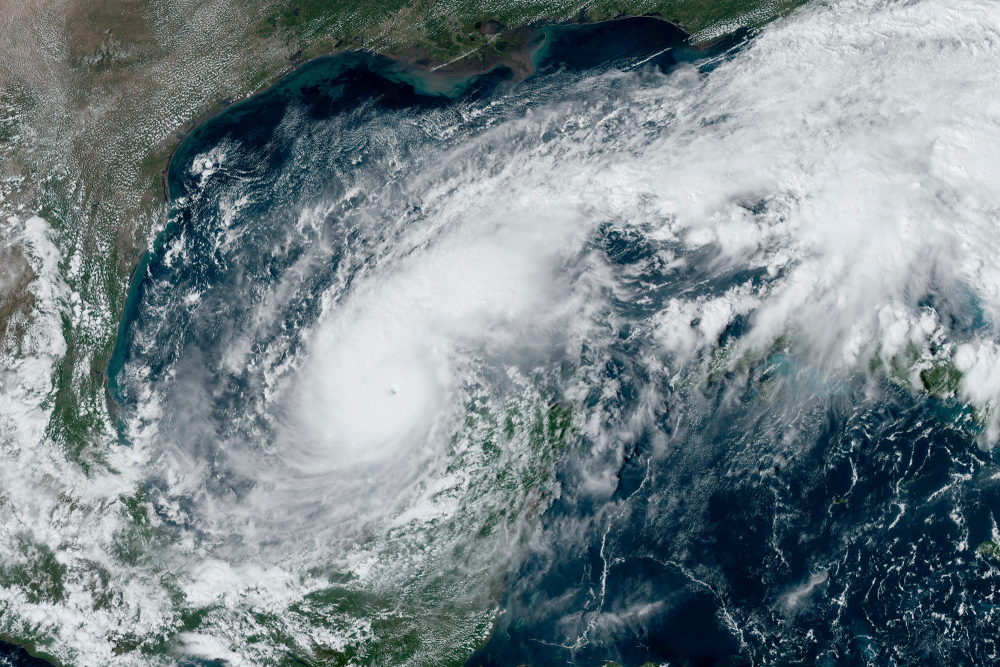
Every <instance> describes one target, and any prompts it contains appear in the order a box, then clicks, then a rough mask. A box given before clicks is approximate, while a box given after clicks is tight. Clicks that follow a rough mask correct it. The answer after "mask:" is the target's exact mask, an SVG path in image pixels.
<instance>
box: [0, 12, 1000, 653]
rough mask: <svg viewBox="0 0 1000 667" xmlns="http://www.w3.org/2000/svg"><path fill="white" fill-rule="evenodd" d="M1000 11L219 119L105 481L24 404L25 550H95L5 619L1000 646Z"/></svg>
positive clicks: (31, 557)
mask: <svg viewBox="0 0 1000 667" xmlns="http://www.w3.org/2000/svg"><path fill="white" fill-rule="evenodd" d="M998 23H1000V18H998V17H997V16H996V14H995V12H993V11H992V8H991V7H990V6H989V5H986V4H981V3H974V2H968V3H960V4H959V5H955V4H950V5H948V6H945V5H943V4H941V3H935V2H916V3H906V4H900V3H876V2H838V3H833V4H831V5H830V6H814V7H807V8H805V9H802V10H800V11H797V12H795V13H793V14H792V15H790V16H789V17H787V18H785V19H782V20H780V21H778V22H777V23H775V24H773V25H771V26H769V27H768V28H767V29H766V30H764V31H763V32H761V33H759V34H757V35H755V36H753V37H752V38H751V39H749V40H748V41H746V42H744V43H741V44H739V45H736V46H735V48H733V49H732V50H728V51H727V50H725V48H724V47H721V52H720V53H716V54H709V55H706V56H705V57H704V58H702V59H700V60H698V59H696V58H694V57H693V56H691V55H690V54H687V53H685V52H684V51H683V49H682V48H681V47H680V45H679V44H678V45H677V47H676V48H675V50H674V52H672V53H668V54H665V55H664V54H661V59H660V60H654V61H650V62H645V63H644V62H643V61H644V60H645V58H646V56H647V55H651V54H646V53H643V54H640V55H636V54H631V55H628V56H622V57H621V58H619V59H618V61H613V59H612V62H610V64H611V65H617V66H615V67H608V66H595V67H593V68H580V67H573V66H570V67H567V68H564V69H562V70H560V69H558V65H559V62H560V56H559V53H558V51H557V52H556V55H555V56H554V59H553V61H552V62H550V63H548V65H547V67H546V68H543V71H541V72H540V73H539V74H538V75H537V76H536V77H534V78H532V79H529V80H528V81H525V82H522V83H520V84H516V85H509V84H507V83H505V82H504V81H503V76H502V73H497V74H495V75H494V76H493V77H492V78H487V79H481V80H474V81H467V82H463V83H461V84H456V85H458V86H459V89H456V90H451V91H449V92H455V93H458V92H461V90H460V89H461V88H462V87H463V86H464V87H466V89H465V91H464V92H462V93H461V94H460V95H459V96H458V97H456V98H454V99H446V98H441V97H434V96H428V95H418V94H415V93H414V91H413V89H412V87H411V84H413V83H417V84H418V85H420V86H424V87H425V88H426V89H425V90H424V92H434V91H433V90H431V89H432V88H433V86H434V85H438V84H440V83H441V82H440V81H435V80H416V81H415V80H413V79H412V76H413V75H411V74H408V73H406V72H404V71H399V70H393V69H391V67H390V66H389V65H387V64H386V63H385V62H384V61H379V60H377V59H373V58H371V57H369V56H350V57H348V59H347V60H341V61H338V62H339V63H340V64H338V65H337V66H336V68H335V69H334V70H333V71H328V72H327V74H323V73H322V72H321V71H320V65H316V69H314V70H313V74H314V75H315V76H316V79H315V81H311V82H303V79H301V78H300V79H298V81H299V82H303V84H304V85H302V86H301V87H299V88H294V89H293V87H291V84H290V83H289V84H288V85H289V86H290V87H289V88H288V89H287V91H286V92H287V93H288V95H287V96H285V97H280V96H279V97H277V98H261V99H262V100H264V99H271V100H272V101H274V103H273V104H272V105H271V106H267V105H266V104H261V103H257V105H256V106H253V105H250V106H248V107H246V109H247V111H246V114H247V115H246V116H245V117H244V118H242V119H241V120H240V121H239V123H235V122H234V124H233V125H232V126H231V127H228V129H227V126H226V125H225V124H224V123H223V124H221V125H215V126H213V125H211V124H209V125H207V126H205V129H204V134H203V135H202V136H201V137H200V138H199V139H198V140H197V141H195V140H191V141H189V142H188V143H187V144H185V147H182V150H181V151H180V152H179V153H178V155H177V158H176V160H175V162H174V164H173V167H172V172H171V178H172V183H173V184H175V185H176V186H177V187H173V186H172V187H173V192H172V194H173V197H174V201H173V204H172V208H171V223H172V224H171V228H170V230H169V231H168V233H166V234H165V236H164V239H163V245H162V247H160V248H158V249H157V252H156V253H155V255H153V256H151V261H150V263H149V264H148V266H144V267H143V272H142V273H140V274H139V275H138V276H137V280H136V283H135V287H136V291H135V293H134V296H135V300H134V302H133V304H134V306H135V310H134V311H133V312H131V313H130V314H129V316H128V319H127V320H126V321H125V322H124V323H123V331H122V338H121V341H120V342H121V343H122V348H121V350H120V352H121V356H120V357H118V359H117V361H118V362H120V363H119V366H117V367H114V365H113V368H112V370H113V371H114V372H115V373H117V375H116V377H115V383H114V390H115V391H116V392H117V398H119V399H120V402H121V405H122V413H121V422H120V424H119V425H120V427H121V429H122V434H123V441H122V444H121V445H120V448H119V449H117V450H114V451H113V452H112V457H111V458H112V461H111V464H112V466H113V467H114V468H115V469H116V470H117V471H118V474H119V475H120V477H112V476H111V475H105V476H102V475H95V476H93V477H87V476H85V475H77V476H73V475H71V474H70V473H69V472H68V471H66V470H63V469H61V468H59V466H58V465H57V464H56V463H53V464H52V465H48V466H47V465H38V464H30V463H27V462H24V461H25V459H24V456H27V455H28V454H29V453H30V456H33V457H38V456H48V455H49V454H50V453H52V451H54V446H53V449H52V451H50V449H47V448H46V447H39V446H37V444H32V446H31V447H29V443H37V442H46V440H45V435H44V433H43V432H44V426H43V425H42V424H43V423H44V420H43V417H42V416H41V415H42V413H43V411H44V407H45V405H44V394H45V392H46V391H49V389H48V388H47V383H46V382H44V381H43V378H44V377H46V375H47V373H48V372H50V371H46V370H45V369H41V370H38V369H34V370H32V369H27V368H24V369H20V370H18V369H14V370H13V371H12V373H13V374H8V376H9V377H10V378H11V379H10V380H9V381H8V380H7V379H6V378H7V377H8V376H5V385H4V392H5V394H4V396H5V397H13V396H16V395H17V394H15V393H11V392H12V391H13V389H12V388H17V387H23V388H25V389H24V390H23V391H24V392H25V393H23V394H22V395H23V396H25V397H26V398H24V400H22V401H21V402H19V403H17V404H16V405H17V406H22V407H19V408H18V409H22V408H23V410H26V411H30V412H31V414H32V415H34V414H35V413H36V412H37V413H38V416H37V418H35V417H30V418H29V417H25V418H24V419H22V420H21V421H20V422H19V423H20V424H30V425H32V427H33V428H34V427H35V426H38V428H37V429H36V431H37V432H31V433H28V432H26V431H25V430H24V429H23V428H22V427H20V426H17V425H9V424H6V423H5V425H4V429H5V431H4V442H5V445H4V446H5V450H4V451H5V453H4V456H5V457H7V459H8V462H12V464H11V465H9V466H7V467H6V468H5V469H8V470H17V471H20V473H19V474H21V475H22V477H20V478H19V479H21V480H22V483H20V484H13V483H11V484H9V485H7V486H5V489H6V490H7V495H8V498H7V499H6V501H5V502H4V504H3V511H5V512H9V513H10V515H11V516H20V517H21V519H20V520H21V528H20V529H19V530H18V531H16V532H15V531H11V532H10V534H4V537H3V539H4V540H5V542H4V545H5V546H4V548H5V549H6V550H7V551H8V552H17V553H20V554H22V555H23V558H22V560H23V561H24V563H26V566H25V567H27V566H28V565H32V566H35V567H37V563H38V562H48V561H45V560H44V559H45V558H46V554H47V553H51V552H50V551H46V548H47V547H46V546H45V544H46V541H45V539H44V533H45V531H46V530H47V528H46V527H47V526H52V527H53V528H52V529H51V530H49V532H50V533H52V534H56V533H58V532H60V531H62V532H63V533H65V529H64V528H65V526H66V525H69V524H73V525H77V526H80V525H83V526H85V528H84V529H82V530H80V531H78V534H74V536H73V538H72V539H73V541H74V544H79V545H80V548H78V549H76V550H74V551H73V553H74V554H76V555H74V556H66V557H64V558H65V559H73V558H75V559H76V560H68V561H67V562H59V561H52V562H48V567H49V569H50V570H52V572H55V573H56V574H58V577H56V576H55V575H53V576H52V581H56V580H58V582H59V585H60V586H61V587H63V589H61V590H60V591H49V590H47V589H45V590H42V589H39V588H38V587H37V585H36V587H35V589H32V588H31V584H30V582H28V580H27V578H25V581H24V582H23V583H20V584H19V583H17V580H16V577H17V572H15V571H14V570H13V569H11V571H9V572H5V573H4V577H5V582H6V584H7V587H6V588H5V590H6V591H8V592H6V593H5V598H4V602H5V604H6V605H7V606H6V607H5V609H7V610H8V612H9V616H7V617H6V620H4V623H11V622H12V621H10V620H9V619H10V618H17V619H23V620H21V621H18V622H22V623H30V622H35V623H43V624H44V627H45V628H46V642H47V644H46V646H47V647H48V650H50V651H51V652H52V653H53V654H54V655H57V656H59V657H60V659H62V660H65V661H66V662H68V663H73V664H94V665H97V664H115V663H119V664H121V663H129V664H149V663H156V662H162V663H166V664H169V663H171V662H176V661H178V660H179V661H181V662H182V663H187V664H204V663H205V661H209V660H220V661H223V662H225V663H228V664H278V663H281V662H283V661H286V660H290V659H291V658H290V657H289V656H295V657H296V658H301V659H305V660H309V661H312V662H316V663H321V664H322V663H328V664H351V663H354V664H365V663H369V664H427V665H430V664H434V665H438V664H445V663H449V664H450V663H461V662H463V661H464V660H466V659H467V658H469V656H472V657H471V659H469V664H471V665H477V664H483V665H486V664H505V665H518V664H524V663H529V664H545V663H546V662H548V661H560V662H570V663H575V664H580V665H595V664H601V663H602V662H603V661H604V660H615V661H617V662H619V663H621V664H627V665H633V664H635V665H638V664H642V663H643V662H645V661H647V660H653V661H656V662H671V663H677V664H683V662H684V661H685V660H686V661H689V662H693V663H695V664H717V663H722V664H725V663H726V662H728V664H731V665H735V664H784V663H790V662H798V661H808V662H815V663H817V664H829V665H841V664H843V665H854V664H859V665H860V664H942V665H944V664H949V665H952V664H959V663H963V662H964V663H965V664H989V663H990V662H992V661H994V660H995V656H996V652H997V647H996V639H995V637H996V634H997V633H996V629H997V618H996V612H995V606H994V605H995V603H996V600H997V594H998V591H997V590H996V584H995V577H994V573H995V572H996V569H995V568H996V567H997V564H996V562H995V557H996V556H997V555H998V554H1000V546H997V545H998V544H1000V531H998V529H997V527H996V522H995V518H994V513H993V507H995V506H996V503H997V502H998V497H997V486H996V477H997V473H998V472H1000V471H998V470H997V462H996V461H995V459H994V457H993V455H992V453H991V451H990V448H991V447H992V446H994V445H995V444H996V442H997V438H998V412H997V400H998V396H1000V385H998V384H997V382H998V380H997V377H998V375H997V362H998V360H1000V347H998V343H997V340H998V339H997V332H996V327H995V309H996V306H997V304H998V292H997V285H998V284H1000V283H998V281H997V271H998V268H997V262H996V257H997V256H998V253H997V247H996V246H997V244H998V241H997V238H998V236H997V234H996V228H997V215H998V213H997V212H998V211H1000V206H998V203H1000V202H998V199H1000V191H998V190H997V188H996V183H997V178H996V174H995V171H996V169H997V167H996V165H997V164H1000V163H998V161H997V159H996V158H997V157H998V156H997V155H996V152H997V151H998V150H1000V149H998V148H997V146H1000V144H998V142H997V139H998V138H1000V137H998V136H997V135H998V129H1000V126H998V116H997V109H996V105H997V103H996V100H997V99H1000V96H998V94H997V93H998V92H1000V91H997V87H998V85H1000V84H998V83H997V82H998V81H1000V78H998V77H997V71H996V69H997V67H998V65H997V64H996V63H997V62H998V61H997V58H996V55H997V54H996V49H997V47H996V43H997V34H998V31H997V27H998ZM675 56H676V57H677V58H678V59H679V60H680V61H681V62H679V63H674V62H673V59H674V57H675ZM567 57H568V56H567ZM352 58H353V60H352ZM604 61H605V62H608V59H607V58H605V59H604ZM688 61H691V62H688ZM380 63H381V64H380ZM372 67H374V68H375V69H376V70H377V72H375V73H373V72H372V71H371V68H372ZM386 68H389V69H386ZM306 74H308V71H306ZM306 74H301V73H300V76H306ZM407 77H410V78H407ZM305 83H308V85H305ZM358 91H364V93H363V94H361V93H359V92H358ZM241 113H242V112H241ZM228 117H229V118H234V117H235V116H228ZM212 127H216V128H221V130H225V131H221V130H220V131H219V132H218V134H217V135H212V134H211V128H212ZM234 128H235V129H234ZM236 129H238V130H239V131H236ZM199 141H200V142H201V143H198V142H199ZM30 229H32V230H34V232H33V233H35V232H37V234H36V236H35V237H33V238H32V239H31V240H30V241H25V242H24V245H25V251H24V252H25V253H26V254H28V255H29V256H31V257H33V258H34V259H33V260H32V262H33V264H32V266H33V267H34V268H33V270H34V271H35V272H36V273H37V274H38V275H39V276H42V277H43V278H44V280H43V281H41V282H39V283H37V284H36V285H35V287H34V288H33V289H36V290H38V296H37V297H36V298H37V299H39V300H40V301H45V303H47V304H49V305H48V306H46V308H47V310H43V311H42V312H43V313H44V314H45V316H44V317H41V316H40V317H37V318H36V320H35V321H34V323H33V324H32V326H33V327H35V329H33V330H32V331H34V332H35V333H36V334H37V335H36V336H35V338H34V339H32V340H36V341H41V343H39V345H48V346H49V347H51V355H50V356H53V355H55V356H57V355H58V354H59V353H60V345H62V344H63V343H62V342H61V337H60V335H59V333H58V331H59V329H58V321H57V317H56V315H55V313H56V312H57V310H58V307H59V306H58V304H59V303H65V309H66V310H67V312H73V303H74V301H73V299H72V296H71V295H69V294H68V293H66V292H67V290H65V289H64V288H63V286H62V284H61V283H60V281H59V280H58V279H57V276H58V268H57V264H58V261H59V258H58V257H57V256H56V255H53V252H54V250H53V249H51V248H50V247H49V246H48V245H46V244H45V241H44V239H45V234H46V232H45V229H46V227H45V224H44V222H43V221H41V220H40V219H35V220H34V222H33V226H31V227H30ZM46 300H47V301H46ZM81 316H83V315H82V311H81ZM46 363H48V364H49V366H47V367H46V368H49V367H51V366H52V365H53V364H54V362H51V361H50V362H46ZM36 385H37V386H36ZM43 385H45V386H43ZM29 394H30V395H29ZM9 404H10V405H15V404H14V403H9ZM16 426H17V427H16ZM7 443H12V444H10V445H8V444H7ZM18 451H20V452H24V454H16V452H18ZM18 457H20V458H18ZM51 458H52V459H53V460H54V461H56V462H58V457H56V456H55V455H54V454H53V456H52V457H51ZM16 461H21V462H24V463H23V464H21V465H17V464H15V463H13V462H16ZM43 469H44V470H43ZM32 471H35V472H32ZM38 471H41V472H38ZM53 479H58V480H59V484H52V483H51V480H53ZM25 480H26V481H25ZM39 480H48V481H49V484H50V486H51V491H52V492H51V493H48V492H47V491H46V493H42V490H43V489H47V488H49V487H46V486H43V485H39V484H37V483H34V482H36V481H39ZM33 484H34V485H33ZM60 485H61V486H62V487H63V488H57V487H59V486H60ZM29 487H30V488H29ZM136 489H138V490H136ZM126 493H131V494H133V495H129V496H125V495H122V497H123V498H125V500H124V501H121V502H113V503H107V502H102V500H101V498H103V497H111V498H114V497H116V496H118V495H119V494H126ZM63 498H70V499H73V498H76V499H77V500H74V503H75V504H70V502H69V501H64V500H62V499H63ZM29 500H30V502H29ZM59 508H66V509H65V512H64V510H62V509H59ZM71 508H75V509H71ZM73 512H75V513H76V514H73ZM67 513H68V514H67ZM84 519H85V521H84ZM8 525H13V524H10V523H9V524H8ZM32 531H34V532H32ZM29 535H34V536H35V537H34V539H31V540H29V539H28V537H27V536H29ZM25 545H27V546H25ZM50 560H51V559H50ZM12 562H13V561H12ZM84 562H91V563H100V564H101V569H98V568H94V567H90V569H89V570H88V569H87V568H86V567H84V566H83V564H84ZM24 571H27V570H24ZM86 572H91V573H93V572H98V573H99V574H98V576H92V577H91V578H92V579H93V581H89V580H87V578H86V576H87V575H86ZM40 581H48V579H41V580H40ZM19 586H21V587H20V588H19ZM98 589H100V590H102V591H108V595H107V597H106V599H103V601H102V602H101V603H100V604H99V605H98V604H92V600H91V599H90V597H88V596H89V593H88V591H92V590H98ZM37 619H42V620H37Z"/></svg>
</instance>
